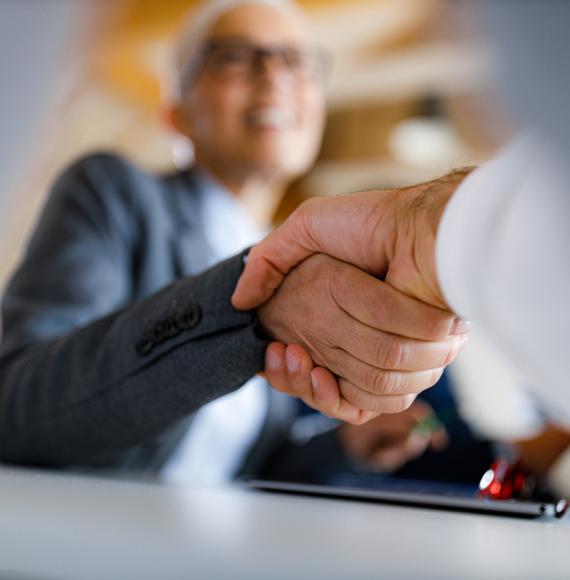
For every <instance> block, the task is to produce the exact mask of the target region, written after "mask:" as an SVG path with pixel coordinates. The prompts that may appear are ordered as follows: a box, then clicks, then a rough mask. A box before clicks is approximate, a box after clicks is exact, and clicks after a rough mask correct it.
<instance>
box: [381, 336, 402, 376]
mask: <svg viewBox="0 0 570 580" xmlns="http://www.w3.org/2000/svg"><path fill="white" fill-rule="evenodd" d="M406 351H407V348H406V345H405V343H404V342H403V341H401V340H391V339H388V338H387V339H385V340H381V341H380V342H379V343H378V345H377V361H378V364H380V365H381V366H382V368H384V369H389V370H394V369H400V368H402V367H403V365H404V362H405V360H406V358H407V357H406V355H407V352H406Z"/></svg>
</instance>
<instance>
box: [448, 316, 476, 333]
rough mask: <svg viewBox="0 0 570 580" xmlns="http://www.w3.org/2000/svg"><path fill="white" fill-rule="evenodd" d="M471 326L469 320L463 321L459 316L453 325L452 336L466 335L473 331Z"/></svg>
mask: <svg viewBox="0 0 570 580" xmlns="http://www.w3.org/2000/svg"><path fill="white" fill-rule="evenodd" d="M471 326H472V325H471V323H470V322H469V320H463V318H460V317H459V316H457V317H456V318H455V320H454V321H453V324H452V325H451V332H450V334H453V335H455V334H465V333H467V332H469V331H470V330H471Z"/></svg>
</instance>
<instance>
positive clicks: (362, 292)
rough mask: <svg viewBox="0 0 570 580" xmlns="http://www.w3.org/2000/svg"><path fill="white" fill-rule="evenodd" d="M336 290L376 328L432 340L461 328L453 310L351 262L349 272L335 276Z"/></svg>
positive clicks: (340, 302) (337, 297)
mask: <svg viewBox="0 0 570 580" xmlns="http://www.w3.org/2000/svg"><path fill="white" fill-rule="evenodd" d="M333 291H334V296H335V300H336V301H337V303H338V305H339V306H340V307H341V308H342V309H344V310H345V311H346V312H347V313H349V314H350V315H351V316H353V317H354V318H356V319H357V320H359V321H361V322H363V323H364V324H366V325H368V326H370V327H372V328H376V329H379V330H383V331H385V332H389V333H392V334H396V335H400V336H404V337H407V338H415V339H419V340H428V341H432V340H436V341H442V340H444V339H446V338H447V337H449V336H450V335H455V334H456V332H457V325H458V319H457V317H456V316H455V315H454V314H452V313H451V312H449V311H447V310H442V309H440V308H436V307H434V306H429V305H427V304H424V303H423V302H420V301H419V300H416V299H414V298H411V297H410V296H408V295H406V294H403V293H402V292H400V291H398V290H396V289H395V288H393V287H392V286H390V285H389V284H387V283H386V282H383V281H382V280H378V279H377V278H375V277H374V276H371V275H370V274H367V273H366V272H363V271H362V270H359V269H358V268H355V267H353V266H349V265H347V272H346V275H345V276H340V277H337V278H336V279H335V284H334V288H333Z"/></svg>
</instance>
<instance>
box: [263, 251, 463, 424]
mask: <svg viewBox="0 0 570 580" xmlns="http://www.w3.org/2000/svg"><path fill="white" fill-rule="evenodd" d="M258 316H259V320H260V323H261V325H262V328H263V329H264V331H265V333H266V334H267V335H269V336H270V337H271V338H272V339H274V340H276V341H279V342H282V343H287V344H290V345H295V344H297V345H303V346H304V347H305V348H306V349H307V351H308V355H307V357H305V356H304V355H303V354H299V353H302V351H303V349H301V348H300V347H299V348H298V349H297V351H295V350H291V349H292V348H293V347H289V349H288V351H289V352H288V355H287V351H285V346H284V345H280V344H273V345H270V347H269V348H268V350H267V358H266V370H265V373H266V376H267V378H268V380H269V382H270V383H271V384H272V385H273V386H274V387H275V388H277V389H278V390H282V391H284V392H287V393H288V394H291V395H294V396H299V397H300V398H302V399H303V400H304V401H305V402H306V403H307V404H309V405H311V406H313V407H314V408H316V409H318V410H320V411H322V412H324V413H325V414H328V415H331V416H335V417H339V418H342V419H344V420H347V421H351V422H353V423H360V422H363V421H365V420H367V419H370V418H371V417H372V416H373V415H374V414H378V413H398V412H401V411H403V410H405V409H407V408H408V407H409V406H410V405H411V404H412V402H413V401H414V399H415V397H416V395H417V394H418V393H420V392H422V391H423V390H424V389H427V388H429V387H431V386H433V385H434V384H435V383H436V382H437V381H438V380H439V378H440V376H441V373H442V372H443V369H444V367H445V366H446V365H448V364H449V363H450V362H451V361H452V360H453V359H454V358H455V356H456V355H457V353H458V352H459V351H460V350H461V348H462V346H463V344H464V341H465V338H464V337H463V336H462V335H458V334H457V329H456V320H455V317H454V316H453V315H452V314H450V313H449V312H446V311H444V310H441V309H439V308H435V307H433V306H428V305H426V304H423V303H421V302H419V301H417V300H415V299H413V298H410V297H408V296H405V295H404V294H402V293H401V292H399V291H397V290H395V289H394V288H392V287H391V286H390V285H388V284H386V283H385V282H382V281H381V280H378V279H376V278H374V277H373V276H370V275H369V274H366V273H365V272H363V271H361V270H359V269H358V268H355V267H354V266H352V265H350V264H347V263H344V262H340V261H338V260H335V259H333V258H330V257H329V256H324V255H316V256H312V257H311V258H309V259H306V260H305V261H304V262H303V263H302V264H300V265H299V266H298V267H297V268H295V269H294V270H293V271H292V272H291V273H290V274H289V275H288V276H287V278H286V280H285V281H284V283H283V284H282V285H281V287H280V288H279V290H278V291H277V292H276V293H275V294H274V296H273V297H272V298H271V299H270V300H269V301H268V302H267V303H266V304H264V305H263V306H262V307H261V308H260V309H259V310H258ZM309 355H310V358H309V360H308V361H307V358H308V357H309ZM311 358H312V361H314V363H315V364H317V365H319V366H321V367H324V368H321V369H315V370H313V371H311V369H312V362H311V360H310V359H311ZM325 369H328V371H329V372H330V373H334V375H336V376H337V377H338V387H336V383H334V377H332V376H331V375H330V374H327V371H326V370H325ZM288 371H290V373H291V375H292V378H291V375H289V374H287V373H288ZM296 379H298V380H296ZM331 379H332V381H333V382H331ZM339 393H340V398H339ZM359 410H360V411H366V412H367V413H364V414H362V413H360V414H358V413H357V412H358V411H359ZM351 413H352V415H351Z"/></svg>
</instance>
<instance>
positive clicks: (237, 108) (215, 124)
mask: <svg viewBox="0 0 570 580" xmlns="http://www.w3.org/2000/svg"><path fill="white" fill-rule="evenodd" d="M246 97H247V96H246V95H244V91H241V90H239V88H236V87H230V86H226V87H224V86H216V87H206V88H205V89H204V90H202V91H200V92H199V93H197V94H196V95H195V98H194V99H193V100H192V103H191V112H190V118H191V125H192V128H193V132H194V134H195V137H196V138H202V139H205V140H211V139H218V140H219V139H223V138H224V136H226V137H227V136H229V135H231V134H233V133H235V132H236V131H238V130H239V128H240V126H241V123H242V111H243V109H244V107H245V103H246V102H247V98H246Z"/></svg>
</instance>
